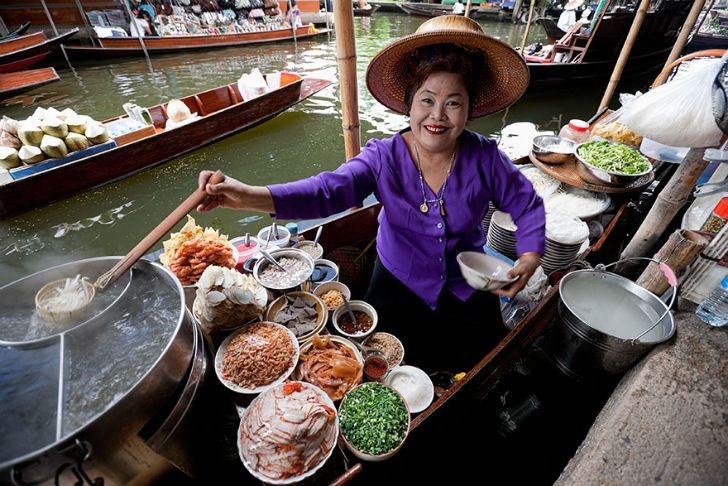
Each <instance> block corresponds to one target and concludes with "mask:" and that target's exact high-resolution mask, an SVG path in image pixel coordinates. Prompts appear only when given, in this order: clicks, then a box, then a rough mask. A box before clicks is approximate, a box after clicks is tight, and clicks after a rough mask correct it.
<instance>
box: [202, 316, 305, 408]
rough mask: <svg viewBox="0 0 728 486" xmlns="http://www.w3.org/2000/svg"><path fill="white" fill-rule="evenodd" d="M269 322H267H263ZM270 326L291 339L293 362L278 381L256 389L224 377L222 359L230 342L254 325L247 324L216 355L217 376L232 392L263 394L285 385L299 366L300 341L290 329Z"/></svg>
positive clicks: (227, 338)
mask: <svg viewBox="0 0 728 486" xmlns="http://www.w3.org/2000/svg"><path fill="white" fill-rule="evenodd" d="M263 322H267V321H263ZM267 323H268V324H271V325H273V326H276V327H279V328H281V329H283V330H284V331H286V332H287V333H288V335H289V336H290V338H291V343H293V357H292V358H291V362H290V363H289V365H288V367H287V368H286V370H285V371H284V372H283V374H282V375H281V376H280V377H278V378H277V379H276V380H273V381H272V382H271V383H269V384H267V385H263V386H257V387H255V388H245V387H242V386H240V385H238V384H236V383H233V382H232V381H230V380H228V379H227V378H225V377H224V376H223V366H222V358H223V355H224V354H225V349H226V348H227V347H228V344H230V341H232V340H233V339H234V338H235V336H237V335H238V334H240V333H241V332H243V331H244V330H245V329H246V328H247V327H248V326H252V325H253V324H257V323H252V324H245V325H244V326H243V327H241V328H240V329H238V330H237V331H235V332H233V333H232V334H230V335H229V336H228V337H226V338H225V340H224V341H223V342H222V344H220V347H219V348H217V352H216V353H215V374H216V375H217V378H218V379H219V380H220V382H221V383H222V384H223V385H225V386H226V387H227V388H229V389H230V390H232V391H234V392H237V393H244V394H249V395H255V394H258V393H262V392H264V391H266V390H268V389H270V388H273V387H275V386H277V385H279V384H281V383H283V382H284V381H285V380H286V378H288V377H289V376H290V375H291V373H293V370H294V369H295V368H296V364H298V356H299V354H300V349H299V347H298V340H297V339H296V336H295V335H294V334H293V332H291V330H290V329H288V328H287V327H286V326H284V325H282V324H278V323H277V322H267Z"/></svg>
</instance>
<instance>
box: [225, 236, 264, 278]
mask: <svg viewBox="0 0 728 486" xmlns="http://www.w3.org/2000/svg"><path fill="white" fill-rule="evenodd" d="M230 244H232V245H233V246H234V247H235V248H236V249H237V250H238V261H237V263H236V265H235V268H236V269H237V270H238V271H239V272H241V273H244V271H245V270H244V269H243V264H244V263H245V260H247V259H249V258H250V257H252V256H253V255H255V253H256V252H257V251H258V238H256V237H255V236H251V237H250V240H249V241H248V244H247V245H246V244H245V237H244V236H239V237H237V238H233V239H232V240H230Z"/></svg>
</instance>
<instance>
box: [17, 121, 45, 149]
mask: <svg viewBox="0 0 728 486" xmlns="http://www.w3.org/2000/svg"><path fill="white" fill-rule="evenodd" d="M43 135H44V133H43V130H41V129H40V127H39V126H38V125H36V124H35V123H31V122H28V121H27V120H26V121H24V122H22V123H21V124H20V126H18V138H19V139H20V141H21V142H23V145H40V141H41V140H43Z"/></svg>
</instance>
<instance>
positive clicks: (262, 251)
mask: <svg viewBox="0 0 728 486" xmlns="http://www.w3.org/2000/svg"><path fill="white" fill-rule="evenodd" d="M258 251H259V252H260V254H261V255H263V257H264V258H265V259H266V260H268V261H269V262H271V263H272V264H273V265H275V266H276V267H278V268H280V269H281V270H283V271H284V272H285V273H288V270H286V269H285V268H284V267H283V265H281V264H280V263H278V261H276V259H275V258H273V257H272V256H271V254H270V253H268V252H267V251H265V250H264V249H262V248H258Z"/></svg>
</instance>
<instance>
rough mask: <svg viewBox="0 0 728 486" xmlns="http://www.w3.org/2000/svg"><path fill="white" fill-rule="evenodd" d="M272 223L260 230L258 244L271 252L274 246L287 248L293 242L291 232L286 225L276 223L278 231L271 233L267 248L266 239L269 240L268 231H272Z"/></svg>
mask: <svg viewBox="0 0 728 486" xmlns="http://www.w3.org/2000/svg"><path fill="white" fill-rule="evenodd" d="M271 228H272V225H271V226H266V227H265V228H263V229H262V230H260V231H259V232H258V242H259V243H258V244H259V245H260V247H261V248H264V249H266V250H268V251H269V252H270V251H271V250H272V249H274V248H286V247H288V245H289V244H290V242H291V232H290V231H289V230H288V228H286V227H285V226H278V225H276V231H275V233H274V234H271V237H270V241H269V242H268V245H267V248H266V241H267V240H268V233H269V232H271V231H272V229H271Z"/></svg>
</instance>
